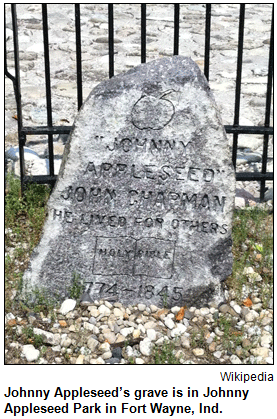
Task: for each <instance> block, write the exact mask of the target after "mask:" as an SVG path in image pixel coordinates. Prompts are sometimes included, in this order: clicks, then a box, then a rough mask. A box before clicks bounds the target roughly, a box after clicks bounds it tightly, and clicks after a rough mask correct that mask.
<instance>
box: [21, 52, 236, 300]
mask: <svg viewBox="0 0 277 419" xmlns="http://www.w3.org/2000/svg"><path fill="white" fill-rule="evenodd" d="M234 194H235V175H234V170H233V167H232V163H231V158H230V152H229V148H228V143H227V139H226V134H225V131H224V128H223V125H222V123H221V119H220V116H219V112H218V109H217V107H216V104H215V101H214V98H213V95H212V93H211V91H210V88H209V85H208V83H207V81H206V79H205V77H204V75H203V74H202V73H201V71H200V70H199V68H198V66H197V65H196V64H195V63H194V62H193V61H192V60H191V59H190V58H185V57H181V56H174V57H172V58H164V59H160V60H156V61H153V62H149V63H147V64H142V65H139V66H138V67H136V68H134V69H132V70H130V71H128V72H127V73H125V74H123V75H119V76H116V77H114V78H112V79H110V80H107V81H104V82H102V83H100V84H99V85H98V86H97V87H95V88H94V89H93V90H92V92H91V94H90V96H89V97H88V99H87V101H86V102H85V103H84V105H83V107H82V108H81V110H80V112H79V114H78V116H77V119H76V121H75V124H74V127H73V130H72V133H71V135H70V139H69V140H68V143H67V145H66V149H65V153H64V158H63V162H62V166H61V170H60V173H59V177H58V181H57V183H56V185H55V188H54V190H53V192H52V194H51V197H50V199H49V203H48V218H47V220H46V222H45V226H44V231H43V234H42V238H41V241H40V243H39V245H38V246H37V248H36V249H35V251H34V253H33V255H32V257H31V262H30V266H29V268H28V270H27V271H26V272H25V274H24V278H23V283H24V287H25V293H28V292H29V293H31V292H32V290H33V289H35V288H38V289H42V290H44V291H46V292H47V293H49V294H50V295H57V296H58V297H59V298H60V299H62V298H65V297H67V296H68V293H69V290H70V288H71V287H72V285H73V283H74V280H75V281H76V279H77V280H78V281H80V282H82V283H83V284H84V286H85V297H84V298H85V299H91V300H92V301H93V300H96V299H97V300H99V299H105V300H109V301H111V302H114V301H119V302H121V303H123V304H136V303H138V302H143V303H148V304H156V305H159V306H161V305H162V304H165V303H166V304H167V305H168V306H173V305H179V306H181V305H184V304H190V305H191V304H193V305H196V306H199V305H200V304H203V303H206V302H207V301H209V299H210V298H216V297H217V296H218V295H220V283H221V282H222V281H223V280H225V279H226V277H227V276H228V275H230V274H231V270H232V253H231V246H232V240H231V222H232V212H233V204H234Z"/></svg>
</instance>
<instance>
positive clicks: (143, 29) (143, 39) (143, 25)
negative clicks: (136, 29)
mask: <svg viewBox="0 0 277 419" xmlns="http://www.w3.org/2000/svg"><path fill="white" fill-rule="evenodd" d="M141 62H142V63H145V62H146V3H142V5H141Z"/></svg>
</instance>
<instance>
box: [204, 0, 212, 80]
mask: <svg viewBox="0 0 277 419" xmlns="http://www.w3.org/2000/svg"><path fill="white" fill-rule="evenodd" d="M210 39H211V4H210V3H208V4H206V27H205V58H204V74H205V77H206V79H207V80H208V81H209V72H210Z"/></svg>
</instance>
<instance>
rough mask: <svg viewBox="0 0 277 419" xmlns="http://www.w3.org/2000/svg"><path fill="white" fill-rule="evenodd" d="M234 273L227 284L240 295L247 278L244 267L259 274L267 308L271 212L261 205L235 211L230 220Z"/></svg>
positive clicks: (271, 247)
mask: <svg viewBox="0 0 277 419" xmlns="http://www.w3.org/2000/svg"><path fill="white" fill-rule="evenodd" d="M232 236H233V255H234V263H233V273H232V276H231V277H230V278H229V279H228V281H227V283H228V286H229V287H230V288H232V289H233V290H234V291H235V292H236V294H237V298H239V299H240V298H241V297H242V290H243V286H244V285H246V284H247V282H248V278H247V276H246V275H245V274H244V268H245V267H250V266H251V267H253V268H254V270H255V272H256V273H258V274H259V275H260V276H261V277H262V282H261V283H260V285H259V284H253V285H258V286H260V287H262V290H261V291H262V292H261V294H262V297H263V306H264V308H266V307H267V304H268V300H269V298H270V297H271V295H272V287H273V259H272V256H273V215H272V214H268V212H267V211H266V210H264V209H261V208H257V207H254V208H249V209H242V210H237V211H235V212H234V221H233V232H232Z"/></svg>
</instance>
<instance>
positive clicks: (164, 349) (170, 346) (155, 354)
mask: <svg viewBox="0 0 277 419" xmlns="http://www.w3.org/2000/svg"><path fill="white" fill-rule="evenodd" d="M175 346H176V343H175V342H174V341H167V340H165V341H164V342H163V344H162V345H161V346H157V345H154V348H153V350H152V363H153V364H158V365H161V364H168V365H173V364H180V361H179V360H178V359H177V358H176V356H175V352H176V348H175Z"/></svg>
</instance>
